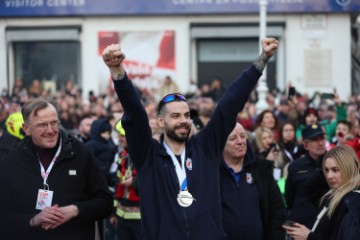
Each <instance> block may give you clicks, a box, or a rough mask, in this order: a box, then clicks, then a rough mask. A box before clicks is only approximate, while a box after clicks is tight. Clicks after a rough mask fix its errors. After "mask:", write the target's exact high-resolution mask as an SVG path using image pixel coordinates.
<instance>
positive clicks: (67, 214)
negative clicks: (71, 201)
mask: <svg viewBox="0 0 360 240" xmlns="http://www.w3.org/2000/svg"><path fill="white" fill-rule="evenodd" d="M59 210H60V211H61V212H62V214H63V216H64V217H63V218H62V219H60V220H59V221H57V222H55V223H53V222H44V223H43V224H42V228H43V229H45V230H49V229H55V228H57V227H58V226H60V225H62V224H64V223H66V222H68V221H70V220H71V219H73V218H75V217H76V216H77V215H78V211H77V208H76V206H75V205H68V206H64V207H61V208H59Z"/></svg>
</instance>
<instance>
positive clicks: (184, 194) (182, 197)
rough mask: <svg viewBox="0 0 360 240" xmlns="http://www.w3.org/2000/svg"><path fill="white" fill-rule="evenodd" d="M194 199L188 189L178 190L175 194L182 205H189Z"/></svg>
mask: <svg viewBox="0 0 360 240" xmlns="http://www.w3.org/2000/svg"><path fill="white" fill-rule="evenodd" d="M194 200H195V199H194V198H193V196H192V195H191V193H189V192H188V191H180V192H179V194H178V195H177V201H178V203H179V205H180V206H182V207H189V206H190V205H191V204H192V203H193V201H194Z"/></svg>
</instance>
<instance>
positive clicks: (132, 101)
mask: <svg viewBox="0 0 360 240" xmlns="http://www.w3.org/2000/svg"><path fill="white" fill-rule="evenodd" d="M260 75H261V73H260V72H259V71H258V70H257V69H256V68H255V67H254V66H251V67H250V68H249V69H247V70H245V71H244V72H243V73H242V74H241V75H240V76H239V77H238V78H237V79H236V80H235V81H234V82H233V83H232V85H231V86H230V87H229V88H228V91H227V92H226V93H225V94H224V95H223V98H222V99H220V101H219V103H218V105H217V108H216V109H215V112H214V113H213V116H212V118H211V120H210V122H209V123H208V124H207V125H206V126H205V127H204V128H203V129H202V130H201V131H200V132H199V133H198V134H196V135H194V136H193V137H191V138H190V139H189V140H188V141H187V142H186V153H185V155H186V156H185V159H186V163H187V164H186V165H187V167H186V168H185V169H186V176H187V183H188V189H189V192H190V193H191V194H192V195H193V197H194V198H195V199H196V201H194V202H193V203H192V205H191V206H189V207H187V208H183V207H181V206H180V205H179V204H178V203H177V194H178V193H179V183H178V177H177V175H176V172H175V167H174V164H173V162H172V160H171V157H170V156H169V155H168V154H167V152H166V150H165V148H164V146H163V144H162V143H159V142H158V141H156V140H155V139H153V138H152V135H151V128H150V126H149V120H148V116H147V114H146V112H145V109H144V107H143V106H142V104H141V102H140V99H139V97H136V96H137V94H136V90H135V88H134V86H133V85H132V83H131V81H130V80H129V79H128V78H127V77H125V79H123V80H120V81H115V82H114V83H115V90H116V93H117V95H118V97H119V99H120V102H121V104H122V106H123V107H124V110H125V113H124V116H123V119H122V123H123V127H124V129H125V131H126V139H127V143H128V146H129V153H130V156H131V158H132V161H133V163H134V165H135V168H136V170H137V174H138V180H139V189H140V197H141V201H140V205H141V206H140V208H141V230H142V234H141V237H142V239H143V240H148V239H149V240H169V239H171V240H184V239H186V240H220V239H225V234H224V231H223V228H222V224H221V202H220V186H219V166H220V160H221V156H222V151H223V148H224V146H225V142H226V139H227V136H228V135H229V133H230V132H231V131H232V129H233V128H234V126H235V123H236V116H237V114H238V112H239V111H241V109H242V108H243V107H244V105H245V103H246V101H247V100H248V97H249V94H250V92H251V91H252V89H253V88H254V86H255V85H256V83H257V80H258V79H259V77H260Z"/></svg>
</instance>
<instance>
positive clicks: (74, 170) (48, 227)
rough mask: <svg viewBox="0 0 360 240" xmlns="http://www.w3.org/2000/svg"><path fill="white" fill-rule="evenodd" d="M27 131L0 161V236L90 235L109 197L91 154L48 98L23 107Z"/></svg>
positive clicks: (108, 206)
mask: <svg viewBox="0 0 360 240" xmlns="http://www.w3.org/2000/svg"><path fill="white" fill-rule="evenodd" d="M21 113H22V115H23V118H24V124H23V129H24V131H25V133H26V137H25V138H24V139H23V140H22V141H21V142H20V143H19V144H18V145H17V146H16V148H15V149H13V150H11V151H10V153H9V154H8V156H7V157H6V158H5V159H4V160H3V161H2V162H1V164H0V189H1V190H2V191H3V194H2V195H1V198H0V213H1V214H0V226H1V227H0V236H1V239H37V240H39V239H67V240H70V239H74V240H75V239H94V238H95V221H96V220H99V219H101V218H104V217H106V216H108V215H109V214H110V213H111V210H112V197H111V195H110V193H109V191H108V189H107V184H106V182H105V179H104V176H103V175H102V173H101V171H100V169H99V167H98V166H97V163H96V160H95V158H94V156H93V155H92V154H91V153H90V152H89V151H88V150H87V149H86V148H85V146H84V144H83V143H80V142H79V141H78V140H76V139H75V138H73V137H70V136H68V135H67V134H66V133H65V132H64V131H63V130H61V129H60V128H59V124H60V122H59V116H58V113H57V111H56V109H55V107H54V105H53V104H52V103H51V102H49V101H48V100H46V99H39V98H36V99H31V100H29V101H28V102H26V103H25V104H24V106H23V108H22V110H21Z"/></svg>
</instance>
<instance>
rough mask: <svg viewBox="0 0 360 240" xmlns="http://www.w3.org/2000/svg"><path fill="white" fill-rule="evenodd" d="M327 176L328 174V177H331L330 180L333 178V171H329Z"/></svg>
mask: <svg viewBox="0 0 360 240" xmlns="http://www.w3.org/2000/svg"><path fill="white" fill-rule="evenodd" d="M326 176H327V178H328V179H329V180H331V179H333V176H334V175H333V173H332V172H331V171H329V172H328V173H327V174H326Z"/></svg>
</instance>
